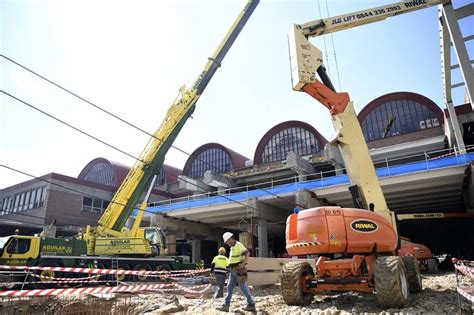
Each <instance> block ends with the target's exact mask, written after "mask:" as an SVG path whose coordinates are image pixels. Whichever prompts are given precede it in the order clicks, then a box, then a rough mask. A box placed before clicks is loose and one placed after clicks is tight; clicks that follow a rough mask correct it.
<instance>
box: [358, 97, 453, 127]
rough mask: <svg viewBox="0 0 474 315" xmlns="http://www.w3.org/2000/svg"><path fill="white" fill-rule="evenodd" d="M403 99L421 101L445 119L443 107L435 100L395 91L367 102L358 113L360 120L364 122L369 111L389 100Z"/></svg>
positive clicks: (437, 115) (439, 117)
mask: <svg viewBox="0 0 474 315" xmlns="http://www.w3.org/2000/svg"><path fill="white" fill-rule="evenodd" d="M401 100H407V101H414V102H417V103H420V104H421V105H423V106H425V107H427V108H428V109H429V110H431V111H433V112H434V113H435V114H436V117H437V118H438V120H439V121H440V122H441V121H444V114H443V111H442V110H441V108H439V106H438V105H436V103H435V102H433V101H432V100H430V99H429V98H427V97H426V96H423V95H421V94H418V93H413V92H393V93H388V94H385V95H382V96H379V97H377V98H376V99H374V100H373V101H371V102H370V103H369V104H367V105H366V106H365V107H364V108H363V109H362V110H361V111H360V113H359V115H357V118H359V122H361V123H362V122H363V121H364V119H365V118H366V117H367V115H368V114H369V113H371V112H372V111H373V110H374V109H375V108H377V107H379V106H380V105H382V104H385V103H387V102H389V101H401Z"/></svg>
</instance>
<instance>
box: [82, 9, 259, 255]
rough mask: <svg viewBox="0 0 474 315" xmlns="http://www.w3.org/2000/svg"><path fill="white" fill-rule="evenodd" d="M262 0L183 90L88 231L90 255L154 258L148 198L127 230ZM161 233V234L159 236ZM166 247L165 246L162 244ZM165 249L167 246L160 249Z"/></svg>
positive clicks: (245, 14) (243, 14)
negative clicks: (146, 218)
mask: <svg viewBox="0 0 474 315" xmlns="http://www.w3.org/2000/svg"><path fill="white" fill-rule="evenodd" d="M258 2H259V0H251V1H248V3H247V4H246V5H245V8H244V9H243V10H242V12H241V13H240V15H239V16H238V18H237V20H236V21H235V22H234V24H233V25H232V27H231V28H230V30H229V31H228V32H227V34H226V35H225V37H224V39H223V40H222V42H221V43H220V45H219V46H218V47H217V49H216V51H215V53H214V54H213V55H212V57H210V58H209V60H208V62H207V64H206V65H205V67H204V69H203V70H202V71H201V73H200V74H199V76H198V78H197V79H196V81H195V82H194V85H193V87H192V88H190V89H188V88H186V87H184V86H183V87H182V88H181V89H180V91H179V94H178V96H177V98H176V100H175V101H174V102H173V104H172V105H171V106H170V108H169V109H168V112H167V114H166V116H165V118H164V119H163V122H162V123H161V125H160V127H159V128H158V130H157V131H156V132H155V133H154V134H153V137H152V138H151V139H150V141H149V142H148V144H147V145H146V147H145V149H144V150H143V152H142V154H141V155H140V158H139V160H138V161H137V162H136V163H135V165H134V166H133V167H132V169H131V170H130V172H129V173H128V175H127V177H126V178H125V180H124V181H123V183H122V185H121V186H120V188H119V189H118V191H117V193H116V194H115V196H114V197H113V199H112V200H111V202H110V204H109V206H108V207H107V209H106V210H105V211H104V213H103V215H102V217H101V218H100V219H99V221H98V224H97V227H94V228H93V227H90V226H88V227H87V230H86V232H85V233H84V235H83V237H84V239H85V240H86V241H87V253H88V254H89V255H93V254H112V255H116V254H134V255H151V254H152V248H151V246H150V242H149V240H151V239H154V238H155V235H153V233H152V231H147V238H145V231H144V230H143V229H141V228H140V222H141V220H142V217H143V213H144V209H145V207H146V205H147V201H148V200H147V198H145V200H143V202H142V203H141V206H140V210H139V211H138V215H137V217H136V219H135V222H134V224H133V227H132V228H131V229H130V230H127V229H125V228H124V226H125V223H126V221H127V219H128V218H129V217H130V215H131V214H132V212H133V210H134V209H135V208H136V206H137V204H138V203H139V201H140V198H141V196H142V194H143V192H144V191H145V189H146V188H147V187H150V188H149V190H148V193H147V197H148V196H149V195H150V193H151V189H152V187H153V185H154V180H152V179H153V176H154V175H155V174H157V173H158V172H159V171H160V169H161V167H162V165H163V161H164V159H165V155H166V152H167V151H168V149H169V148H170V147H171V145H172V143H173V141H174V140H175V139H176V137H177V135H178V133H179V132H180V131H181V128H182V127H183V125H184V124H185V122H186V121H187V119H188V118H189V117H190V116H191V114H192V113H193V111H194V109H195V105H196V102H197V101H198V99H199V97H200V96H201V94H202V93H203V91H204V89H205V88H206V86H207V85H208V83H209V82H210V80H211V78H212V76H213V75H214V73H215V72H216V70H217V69H218V68H219V67H220V65H221V62H222V60H223V59H224V57H225V55H226V54H227V52H228V51H229V49H230V47H231V46H232V44H233V42H234V41H235V39H236V38H237V36H238V34H239V33H240V31H241V30H242V28H243V27H244V25H245V23H246V22H247V21H248V19H249V18H250V16H251V14H252V13H253V11H254V10H255V8H256V6H257V4H258ZM157 233H158V232H157ZM161 243H162V244H163V242H161ZM160 247H161V248H163V245H161V246H160Z"/></svg>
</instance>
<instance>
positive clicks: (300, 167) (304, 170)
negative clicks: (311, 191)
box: [286, 151, 314, 181]
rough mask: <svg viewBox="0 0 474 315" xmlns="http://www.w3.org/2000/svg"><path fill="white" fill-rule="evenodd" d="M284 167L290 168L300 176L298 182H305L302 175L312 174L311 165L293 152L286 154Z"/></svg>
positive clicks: (312, 168)
mask: <svg viewBox="0 0 474 315" xmlns="http://www.w3.org/2000/svg"><path fill="white" fill-rule="evenodd" d="M286 167H288V168H291V169H292V170H293V171H295V172H296V173H297V174H298V175H300V181H301V180H306V176H303V175H307V174H311V173H314V167H313V165H311V163H309V162H308V161H307V160H305V159H303V158H302V157H301V156H299V155H298V154H296V153H295V152H293V151H290V152H288V155H287V158H286Z"/></svg>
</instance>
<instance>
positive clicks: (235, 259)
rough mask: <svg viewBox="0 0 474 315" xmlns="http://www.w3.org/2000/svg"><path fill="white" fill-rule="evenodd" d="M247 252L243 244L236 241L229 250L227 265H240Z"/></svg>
mask: <svg viewBox="0 0 474 315" xmlns="http://www.w3.org/2000/svg"><path fill="white" fill-rule="evenodd" d="M247 252H248V249H247V248H245V246H244V244H242V243H241V242H239V241H236V242H235V245H234V246H232V247H231V248H230V254H229V265H232V266H235V265H237V264H240V263H241V262H242V261H243V260H244V256H245V254H246V253H247Z"/></svg>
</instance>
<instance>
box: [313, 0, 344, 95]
mask: <svg viewBox="0 0 474 315" xmlns="http://www.w3.org/2000/svg"><path fill="white" fill-rule="evenodd" d="M318 2H319V0H318ZM326 13H327V15H328V18H329V4H328V0H326ZM330 35H331V42H332V51H333V53H334V63H335V64H336V74H337V83H338V85H339V91H342V88H341V77H340V76H339V66H338V64H337V56H336V46H335V45H334V36H333V34H332V33H331V34H330ZM323 37H324V36H323Z"/></svg>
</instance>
